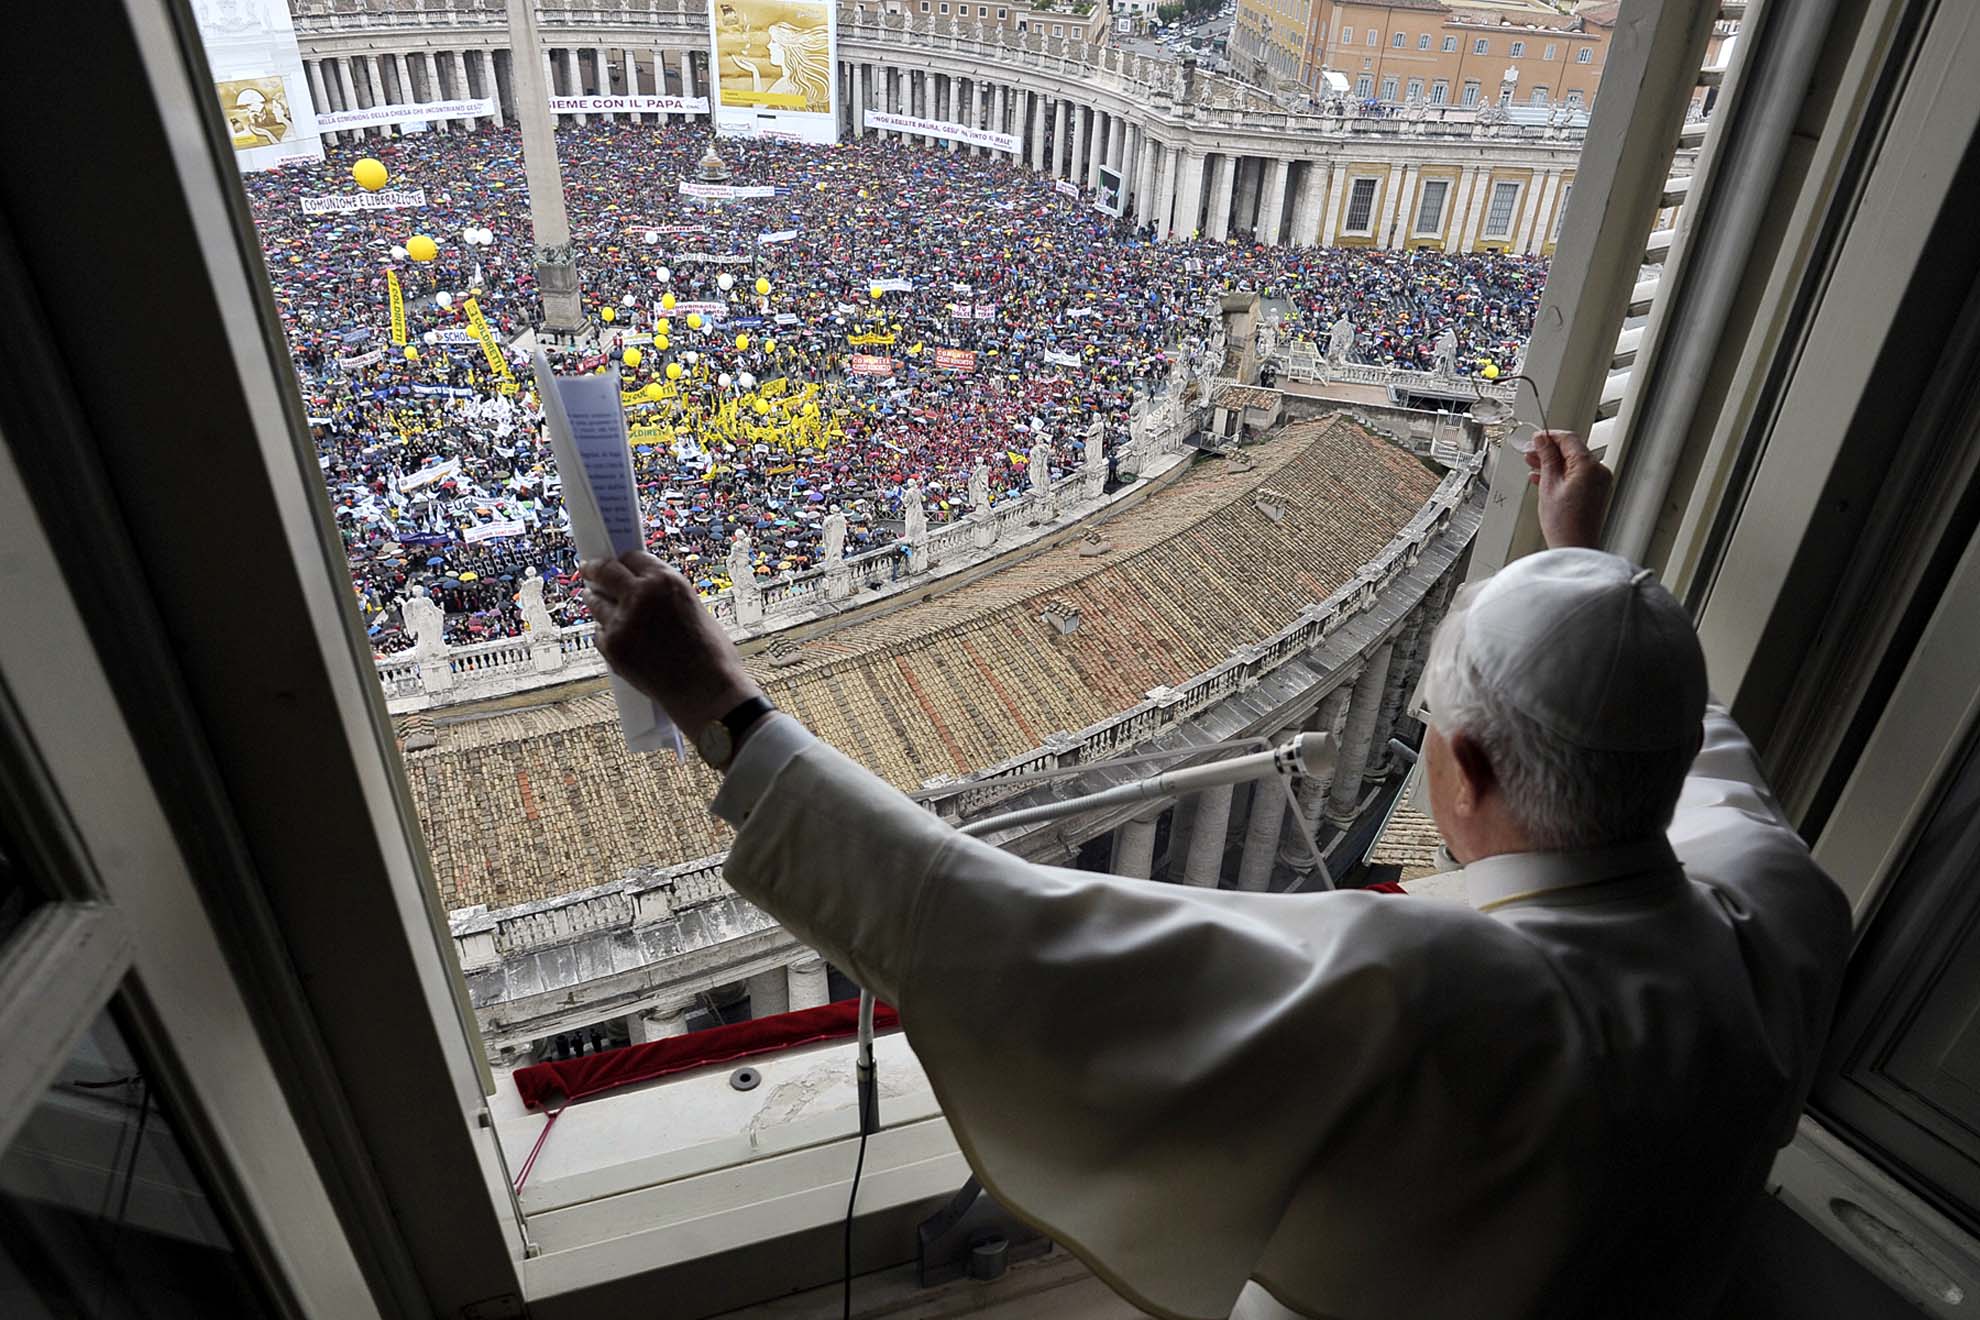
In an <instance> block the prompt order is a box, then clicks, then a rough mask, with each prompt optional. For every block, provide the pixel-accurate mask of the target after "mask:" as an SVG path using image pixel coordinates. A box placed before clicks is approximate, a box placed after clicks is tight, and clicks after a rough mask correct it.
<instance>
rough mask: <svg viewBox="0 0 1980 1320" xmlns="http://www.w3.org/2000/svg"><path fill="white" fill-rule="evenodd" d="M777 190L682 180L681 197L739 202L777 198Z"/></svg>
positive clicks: (765, 187) (764, 187)
mask: <svg viewBox="0 0 1980 1320" xmlns="http://www.w3.org/2000/svg"><path fill="white" fill-rule="evenodd" d="M776 195H777V190H776V189H775V188H771V187H767V186H763V187H754V188H743V187H739V186H737V185H736V184H733V183H689V182H688V181H687V180H686V179H682V180H681V196H683V197H707V198H711V199H714V200H718V201H728V202H733V201H738V200H745V199H748V198H752V197H775V196H776Z"/></svg>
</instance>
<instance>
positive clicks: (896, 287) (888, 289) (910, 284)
mask: <svg viewBox="0 0 1980 1320" xmlns="http://www.w3.org/2000/svg"><path fill="white" fill-rule="evenodd" d="M867 287H868V288H869V289H878V290H880V292H882V293H913V292H914V281H913V280H904V279H900V278H898V277H896V278H894V279H890V280H875V281H873V283H872V284H870V285H868V286H867Z"/></svg>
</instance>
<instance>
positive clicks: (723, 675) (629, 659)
mask: <svg viewBox="0 0 1980 1320" xmlns="http://www.w3.org/2000/svg"><path fill="white" fill-rule="evenodd" d="M580 569H581V571H582V572H583V574H584V580H585V586H586V591H585V598H584V599H585V605H586V606H587V608H589V609H590V611H591V617H592V618H593V619H594V620H596V621H597V623H598V651H599V654H601V655H603V656H604V657H605V662H606V663H607V664H609V665H611V666H612V669H613V671H614V672H616V673H617V674H618V675H619V676H620V677H622V678H624V679H625V680H626V681H627V682H629V683H631V684H632V685H633V686H634V687H636V688H638V689H639V690H640V691H641V692H644V693H645V694H646V695H647V696H649V697H652V698H653V699H654V700H655V701H657V702H659V703H660V704H661V706H663V707H664V708H665V709H666V711H667V714H668V716H669V717H671V718H672V719H673V721H674V723H675V725H676V726H677V727H679V728H680V730H681V731H682V732H683V733H685V734H687V735H688V737H690V738H692V737H694V736H695V735H696V734H697V733H699V732H700V731H701V730H702V729H703V728H704V727H706V726H707V725H709V724H711V723H713V722H714V721H716V720H719V719H721V718H722V716H724V715H726V714H728V713H729V712H730V711H731V710H733V709H735V708H736V707H737V706H738V705H740V704H741V703H742V702H744V701H747V700H748V699H749V698H751V697H758V696H762V695H763V690H762V689H761V688H760V687H758V686H757V685H756V682H755V680H754V679H752V678H750V676H749V673H748V671H746V670H745V669H744V668H743V663H742V657H741V656H740V655H739V654H737V652H736V647H735V643H734V642H731V641H730V640H729V635H728V634H727V633H726V632H724V631H722V625H721V624H719V623H717V622H716V621H715V616H714V615H712V614H710V613H709V612H708V610H707V609H706V608H705V607H704V606H703V605H702V603H701V598H700V596H698V595H696V594H695V590H694V587H693V586H692V585H691V584H689V582H688V580H687V579H686V578H684V577H682V576H681V575H680V574H679V573H677V572H675V571H674V570H673V569H671V568H669V567H667V566H666V565H665V564H663V563H661V562H660V561H659V560H657V559H655V558H654V557H653V556H652V555H649V554H647V553H646V552H645V551H644V550H631V551H628V552H627V553H625V554H623V555H621V556H619V557H618V558H617V559H594V560H590V561H587V562H586V563H584V564H583V565H581V566H580Z"/></svg>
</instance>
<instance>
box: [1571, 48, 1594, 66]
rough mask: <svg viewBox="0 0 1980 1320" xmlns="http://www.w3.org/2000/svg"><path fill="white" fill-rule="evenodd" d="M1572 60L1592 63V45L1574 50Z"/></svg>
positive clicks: (1579, 62)
mask: <svg viewBox="0 0 1980 1320" xmlns="http://www.w3.org/2000/svg"><path fill="white" fill-rule="evenodd" d="M1574 62H1575V63H1576V64H1593V63H1594V62H1595V48H1594V47H1593V46H1583V47H1581V48H1580V49H1578V50H1576V51H1575V53H1574Z"/></svg>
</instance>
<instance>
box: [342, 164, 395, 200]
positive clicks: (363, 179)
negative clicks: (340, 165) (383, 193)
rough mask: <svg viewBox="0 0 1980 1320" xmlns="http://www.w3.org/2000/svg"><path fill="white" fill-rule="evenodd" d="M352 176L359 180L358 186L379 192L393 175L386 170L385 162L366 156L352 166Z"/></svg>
mask: <svg viewBox="0 0 1980 1320" xmlns="http://www.w3.org/2000/svg"><path fill="white" fill-rule="evenodd" d="M351 177H352V178H353V179H356V180H357V184H358V187H360V188H362V189H364V190H365V191H366V192H377V191H378V190H379V189H380V188H383V187H384V186H385V183H386V180H388V179H389V178H391V175H389V174H387V173H386V172H385V162H384V161H380V160H373V159H372V158H371V157H369V156H366V157H365V158H364V159H363V160H361V161H359V162H358V163H357V164H355V165H353V166H351Z"/></svg>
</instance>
